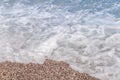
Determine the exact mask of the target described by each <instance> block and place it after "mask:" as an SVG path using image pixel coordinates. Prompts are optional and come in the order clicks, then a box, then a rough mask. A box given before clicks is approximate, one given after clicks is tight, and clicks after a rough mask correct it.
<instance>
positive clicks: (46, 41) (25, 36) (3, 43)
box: [0, 0, 120, 80]
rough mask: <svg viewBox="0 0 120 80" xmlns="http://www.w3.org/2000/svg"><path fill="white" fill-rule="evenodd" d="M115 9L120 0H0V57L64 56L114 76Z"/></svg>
mask: <svg viewBox="0 0 120 80" xmlns="http://www.w3.org/2000/svg"><path fill="white" fill-rule="evenodd" d="M119 13H120V0H0V61H6V60H9V61H15V62H24V63H28V62H37V63H42V62H43V61H44V60H45V59H46V58H49V59H55V60H63V61H66V62H68V63H70V65H71V66H72V68H74V69H76V70H78V71H80V72H86V73H89V74H91V75H93V76H96V77H99V78H101V79H103V80H119V79H120V76H119V75H120V70H119V69H120V64H119V63H120V14H119ZM113 72H114V73H113Z"/></svg>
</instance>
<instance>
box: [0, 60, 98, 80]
mask: <svg viewBox="0 0 120 80" xmlns="http://www.w3.org/2000/svg"><path fill="white" fill-rule="evenodd" d="M0 80H100V79H97V78H95V77H91V76H90V75H88V74H86V73H79V72H78V71H75V70H73V69H72V68H71V67H70V66H69V64H67V63H65V62H63V61H53V60H46V61H45V62H44V63H43V64H36V63H29V64H24V63H16V62H8V61H6V62H1V63H0Z"/></svg>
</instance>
